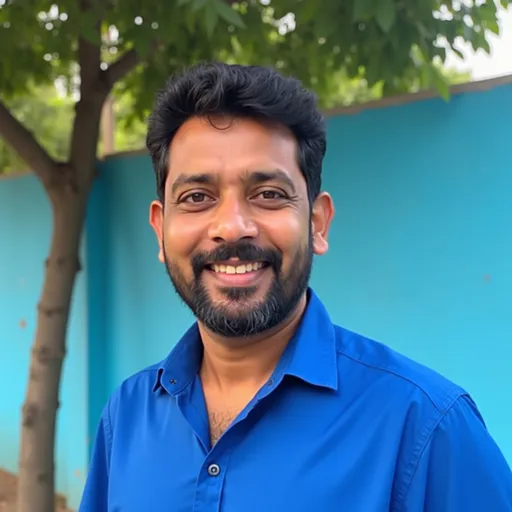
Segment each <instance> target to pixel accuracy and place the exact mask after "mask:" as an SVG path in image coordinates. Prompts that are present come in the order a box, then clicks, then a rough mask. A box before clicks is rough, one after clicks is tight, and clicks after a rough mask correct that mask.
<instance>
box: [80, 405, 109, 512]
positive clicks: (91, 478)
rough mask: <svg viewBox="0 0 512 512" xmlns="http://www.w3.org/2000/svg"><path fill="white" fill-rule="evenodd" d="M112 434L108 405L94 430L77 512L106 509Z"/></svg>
mask: <svg viewBox="0 0 512 512" xmlns="http://www.w3.org/2000/svg"><path fill="white" fill-rule="evenodd" d="M111 444H112V435H111V430H110V423H109V421H108V406H107V407H106V408H105V410H104V411H103V415H102V417H101V420H100V423H99V425H98V428H97V431H96V438H95V441H94V448H93V452H92V456H91V461H90V463H89V472H88V474H87V481H86V483H85V488H84V492H83V495H82V501H81V503H80V508H79V509H78V512H107V511H108V480H109V465H110V449H111Z"/></svg>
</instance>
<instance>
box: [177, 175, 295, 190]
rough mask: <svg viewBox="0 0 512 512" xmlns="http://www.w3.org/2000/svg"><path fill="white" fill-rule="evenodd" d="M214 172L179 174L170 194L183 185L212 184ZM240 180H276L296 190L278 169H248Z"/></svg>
mask: <svg viewBox="0 0 512 512" xmlns="http://www.w3.org/2000/svg"><path fill="white" fill-rule="evenodd" d="M217 179H218V178H217V176H216V175H215V174H208V173H203V174H180V175H179V176H178V177H177V178H176V180H175V181H174V183H173V184H172V187H171V191H172V194H176V192H177V191H178V190H179V189H180V188H181V187H183V186H185V185H212V184H213V183H214V182H215V181H217ZM242 181H247V182H250V183H255V184H262V183H267V182H269V181H278V182H281V183H283V184H285V185H286V186H288V187H289V188H290V189H291V191H292V192H293V193H295V192H296V188H295V184H294V182H293V180H292V179H291V178H290V176H288V174H287V173H286V172H284V171H282V170H280V169H275V170H273V171H252V172H250V171H248V172H247V173H246V174H245V175H244V176H243V178H242Z"/></svg>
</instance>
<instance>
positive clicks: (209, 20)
mask: <svg viewBox="0 0 512 512" xmlns="http://www.w3.org/2000/svg"><path fill="white" fill-rule="evenodd" d="M218 19H219V15H218V13H217V11H216V9H215V7H214V6H213V5H212V4H211V3H208V4H207V5H206V7H205V9H204V24H205V27H206V33H207V35H208V37H212V35H213V32H214V31H215V27H216V26H217V21H218Z"/></svg>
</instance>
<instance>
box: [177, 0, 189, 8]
mask: <svg viewBox="0 0 512 512" xmlns="http://www.w3.org/2000/svg"><path fill="white" fill-rule="evenodd" d="M191 1H192V0H178V1H177V5H178V7H181V6H183V5H186V4H189V3H190V2H191Z"/></svg>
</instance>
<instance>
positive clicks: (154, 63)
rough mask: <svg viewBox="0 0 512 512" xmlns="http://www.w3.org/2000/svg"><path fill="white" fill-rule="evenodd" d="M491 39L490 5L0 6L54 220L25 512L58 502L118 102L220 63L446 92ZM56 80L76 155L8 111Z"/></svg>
mask: <svg viewBox="0 0 512 512" xmlns="http://www.w3.org/2000/svg"><path fill="white" fill-rule="evenodd" d="M501 3H502V4H503V5H505V4H508V3H509V0H501ZM489 30H490V31H493V32H497V30H498V26H497V18H496V5H495V3H494V2H492V1H491V2H486V3H483V4H482V3H481V2H480V3H478V5H476V4H473V3H472V2H471V3H470V4H469V3H467V2H464V1H461V2H454V3H453V5H452V4H451V3H450V4H443V3H442V2H440V1H438V0H424V1H423V2H412V3H411V2H399V1H396V0H378V1H377V0H346V1H343V2H340V1H338V0H324V1H322V2H321V1H320V0H275V1H274V2H272V1H271V0H240V2H234V1H233V0H173V1H171V0H166V1H162V0H145V1H144V2H140V1H135V0H131V1H130V0H123V1H121V0H55V1H54V2H53V4H52V3H51V2H48V1H45V0H0V48H2V58H1V59H0V135H1V136H2V137H3V139H4V140H5V141H6V142H7V143H8V144H9V145H10V146H11V147H12V148H13V150H15V151H16V153H17V154H18V155H19V157H20V158H21V159H23V160H24V162H25V163H26V164H27V165H28V166H29V167H30V169H32V171H33V172H34V173H35V174H36V175H37V177H38V178H39V179H40V181H41V183H42V185H43V187H44V189H45V191H46V193H47V196H48V199H49V201H50V203H51V207H52V212H53V233H52V239H51V244H50V252H49V256H48V259H47V260H46V273H45V279H44V284H43V289H42V292H41V298H40V301H39V304H38V316H37V327H36V332H35V339H34V345H33V349H32V354H31V361H30V371H29V379H28V386H27V391H26V397H25V403H24V406H23V412H22V426H21V448H20V474H19V489H18V512H33V511H34V510H38V511H40V512H50V511H51V510H52V509H53V506H54V498H53V487H54V477H53V451H54V436H55V422H56V413H57V408H58V396H59V382H60V375H61V368H62V362H63V358H64V354H65V348H66V344H65V339H66V336H65V335H66V327H67V321H68V314H69V308H70V301H71V295H72V291H73V285H74V281H75V276H76V274H77V272H78V271H79V269H80V262H79V259H78V254H79V242H80V235H81V232H82V228H83V223H84V217H85V212H86V205H87V198H88V195H89V191H90V189H91V186H92V183H93V181H94V178H95V175H96V173H97V170H96V155H97V148H98V137H99V131H100V118H101V112H102V108H103V106H104V104H105V101H106V100H107V98H108V97H109V95H111V94H112V93H113V92H120V93H122V92H123V91H131V94H133V98H134V103H135V105H136V106H137V109H138V110H139V111H145V110H147V109H148V108H150V106H151V103H152V96H153V93H154V91H155V90H156V89H157V88H159V87H161V86H162V85H163V83H164V80H165V78H167V77H168V75H169V74H170V73H172V72H174V71H176V70H179V69H181V68H182V66H184V65H188V64H192V63H196V62H198V61H202V60H211V59H220V60H224V61H227V62H240V63H258V64H264V65H274V66H276V67H277V68H278V69H280V70H282V72H284V73H291V74H294V75H296V76H298V77H299V78H301V79H302V80H303V81H304V83H305V85H306V86H308V87H311V88H313V89H315V90H317V91H318V93H319V95H320V98H326V97H328V96H329V93H330V92H332V91H333V90H335V89H336V87H337V86H338V85H337V83H336V81H335V79H336V77H337V76H338V77H339V73H341V72H342V73H343V74H344V76H346V77H348V78H360V79H364V80H366V82H367V84H368V87H370V88H372V87H374V86H376V85H379V86H381V87H382V90H383V92H384V93H385V94H387V93H389V92H392V91H405V90H407V89H408V88H409V87H410V86H411V84H413V85H414V84H418V83H420V84H421V85H422V86H432V85H433V86H435V87H436V88H437V89H438V90H439V92H440V93H441V94H442V95H443V96H445V97H447V95H448V90H447V85H446V84H447V82H446V80H445V79H444V78H443V75H442V73H441V72H440V70H439V66H438V65H436V62H438V61H439V59H441V60H444V55H445V52H446V47H453V44H454V41H455V39H456V38H457V37H461V38H463V39H464V40H466V41H469V42H470V43H471V44H472V45H473V47H474V48H484V49H488V44H487V41H486V38H485V37H486V32H487V31H489ZM440 36H443V39H442V40H441V39H440ZM55 80H59V81H60V83H61V84H63V85H64V86H65V87H67V88H68V90H69V91H70V93H71V94H72V95H73V96H74V97H76V101H75V104H74V114H73V119H72V121H71V126H70V130H69V132H70V137H69V143H68V144H67V145H66V151H65V152H64V153H65V154H64V155H63V154H62V153H60V152H55V151H51V149H50V148H48V147H47V148H44V147H43V146H42V143H41V142H40V141H41V139H42V138H41V136H40V133H38V130H36V132H35V133H32V132H31V131H29V130H28V129H27V128H26V127H25V125H24V124H23V122H22V120H21V119H20V118H19V117H16V116H15V115H13V112H12V111H11V110H9V108H8V107H7V104H8V102H9V101H12V100H13V98H15V97H16V96H19V95H21V94H23V93H25V94H30V91H31V87H33V86H42V85H44V84H49V83H52V82H54V81H55ZM19 115H20V114H19V112H18V116H19ZM63 157H64V158H63Z"/></svg>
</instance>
